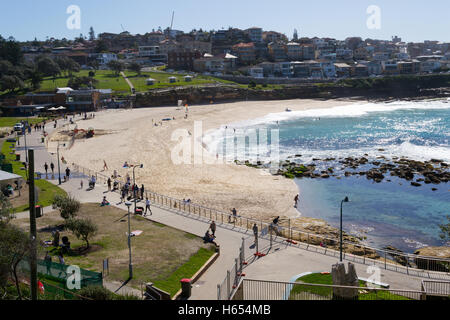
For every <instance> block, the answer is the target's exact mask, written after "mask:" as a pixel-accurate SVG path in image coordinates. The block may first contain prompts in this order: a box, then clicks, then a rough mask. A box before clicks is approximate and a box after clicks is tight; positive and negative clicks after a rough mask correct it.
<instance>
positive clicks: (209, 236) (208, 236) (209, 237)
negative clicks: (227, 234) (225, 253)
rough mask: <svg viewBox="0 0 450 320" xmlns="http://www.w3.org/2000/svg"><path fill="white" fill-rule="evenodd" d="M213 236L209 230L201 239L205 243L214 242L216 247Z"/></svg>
mask: <svg viewBox="0 0 450 320" xmlns="http://www.w3.org/2000/svg"><path fill="white" fill-rule="evenodd" d="M214 239H215V237H214V236H213V235H212V234H210V233H209V230H207V231H206V233H205V236H204V237H203V241H204V242H205V243H212V244H214V245H215V246H216V247H218V246H219V245H218V244H217V243H216V242H215V241H214Z"/></svg>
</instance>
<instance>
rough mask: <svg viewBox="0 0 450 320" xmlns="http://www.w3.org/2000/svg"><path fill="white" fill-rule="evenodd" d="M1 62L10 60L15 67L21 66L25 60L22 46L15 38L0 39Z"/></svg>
mask: <svg viewBox="0 0 450 320" xmlns="http://www.w3.org/2000/svg"><path fill="white" fill-rule="evenodd" d="M0 60H8V61H9V62H11V63H12V64H13V65H15V66H17V65H19V64H20V63H21V62H22V60H23V53H22V48H21V47H20V44H19V43H18V42H16V41H15V40H14V38H12V39H9V40H5V39H3V38H1V39H0Z"/></svg>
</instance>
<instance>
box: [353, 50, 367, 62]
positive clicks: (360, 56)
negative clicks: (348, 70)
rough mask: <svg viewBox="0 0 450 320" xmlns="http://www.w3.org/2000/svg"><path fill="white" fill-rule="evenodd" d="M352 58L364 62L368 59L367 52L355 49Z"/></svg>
mask: <svg viewBox="0 0 450 320" xmlns="http://www.w3.org/2000/svg"><path fill="white" fill-rule="evenodd" d="M353 57H354V58H355V59H356V60H366V59H367V58H368V57H369V51H368V50H367V48H365V47H360V48H356V49H355V50H354V51H353Z"/></svg>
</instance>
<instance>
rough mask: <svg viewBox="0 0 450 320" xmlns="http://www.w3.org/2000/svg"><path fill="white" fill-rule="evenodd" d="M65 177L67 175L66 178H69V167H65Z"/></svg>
mask: <svg viewBox="0 0 450 320" xmlns="http://www.w3.org/2000/svg"><path fill="white" fill-rule="evenodd" d="M66 177H67V180H69V178H70V169H69V168H66Z"/></svg>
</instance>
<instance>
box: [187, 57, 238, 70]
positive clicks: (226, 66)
mask: <svg viewBox="0 0 450 320" xmlns="http://www.w3.org/2000/svg"><path fill="white" fill-rule="evenodd" d="M236 60H237V57H236V56H233V55H231V54H229V53H227V54H220V55H217V56H212V55H210V54H205V55H204V56H203V58H200V59H196V60H194V71H196V72H202V73H203V72H210V73H216V74H223V73H225V72H229V71H232V70H234V69H235V68H236Z"/></svg>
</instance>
